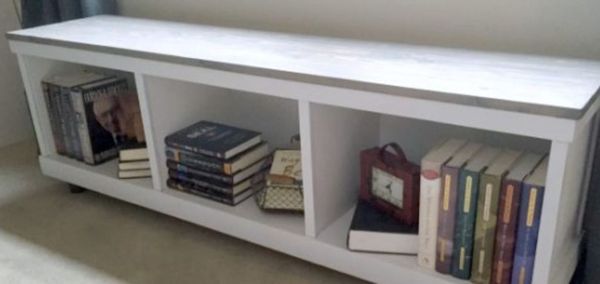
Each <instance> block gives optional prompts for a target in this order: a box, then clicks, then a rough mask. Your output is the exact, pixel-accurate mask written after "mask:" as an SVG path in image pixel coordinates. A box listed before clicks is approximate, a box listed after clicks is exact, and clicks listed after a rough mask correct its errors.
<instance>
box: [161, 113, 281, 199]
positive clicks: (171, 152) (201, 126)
mask: <svg viewBox="0 0 600 284" xmlns="http://www.w3.org/2000/svg"><path fill="white" fill-rule="evenodd" d="M165 144H166V145H167V147H166V156H167V167H168V168H169V180H168V181H167V185H168V186H169V187H170V188H173V189H176V190H180V191H184V192H187V193H191V194H194V195H198V196H201V197H205V198H208V199H211V200H214V201H218V202H221V203H225V204H228V205H237V204H239V203H240V202H242V201H244V200H246V199H247V198H248V197H250V196H252V195H253V194H254V190H253V186H260V184H262V183H264V177H265V175H266V174H267V172H266V171H267V170H268V168H269V163H268V161H269V160H270V159H268V156H269V146H268V143H267V142H265V141H263V140H262V137H261V134H260V133H258V132H256V131H251V130H247V129H241V128H237V127H233V126H229V125H224V124H220V123H215V122H210V121H200V122H198V123H196V124H193V125H191V126H189V127H186V128H185V129H182V130H180V131H177V132H176V133H173V134H171V135H169V136H167V137H166V138H165Z"/></svg>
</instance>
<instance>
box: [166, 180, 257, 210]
mask: <svg viewBox="0 0 600 284" xmlns="http://www.w3.org/2000/svg"><path fill="white" fill-rule="evenodd" d="M167 186H168V187H169V188H172V189H175V190H179V191H182V192H186V193H189V194H193V195H196V196H200V197H203V198H207V199H210V200H213V201H217V202H220V203H223V204H227V205H231V206H235V205H238V204H240V203H241V202H242V201H244V200H246V199H248V198H249V197H250V196H252V195H254V192H255V191H254V189H253V188H252V187H251V188H248V189H246V190H245V191H243V192H241V193H240V194H238V195H236V196H232V195H228V194H223V193H221V192H218V191H215V190H212V189H208V188H204V187H201V186H197V185H195V184H193V183H190V182H185V181H181V180H177V179H173V178H170V179H168V180H167Z"/></svg>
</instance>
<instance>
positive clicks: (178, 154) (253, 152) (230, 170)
mask: <svg viewBox="0 0 600 284" xmlns="http://www.w3.org/2000/svg"><path fill="white" fill-rule="evenodd" d="M166 155H167V159H169V160H172V161H175V162H178V163H180V164H182V165H184V166H188V167H191V168H196V169H199V170H202V171H206V172H212V173H218V174H225V175H234V174H235V173H237V172H239V171H241V170H243V169H245V168H247V167H248V166H250V165H252V164H254V163H256V162H258V161H259V160H262V159H263V158H265V157H266V156H267V155H269V145H268V144H267V143H266V142H263V143H260V144H259V145H256V146H254V147H253V148H251V149H247V150H246V151H245V152H243V153H241V154H239V155H237V156H235V157H233V158H230V159H227V160H222V159H219V158H214V157H209V156H205V155H200V154H196V153H193V152H190V151H186V150H181V149H177V148H172V147H167V149H166Z"/></svg>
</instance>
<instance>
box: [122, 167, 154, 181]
mask: <svg viewBox="0 0 600 284" xmlns="http://www.w3.org/2000/svg"><path fill="white" fill-rule="evenodd" d="M151 176H152V173H151V172H150V169H141V170H119V178H120V179H129V178H146V177H151Z"/></svg>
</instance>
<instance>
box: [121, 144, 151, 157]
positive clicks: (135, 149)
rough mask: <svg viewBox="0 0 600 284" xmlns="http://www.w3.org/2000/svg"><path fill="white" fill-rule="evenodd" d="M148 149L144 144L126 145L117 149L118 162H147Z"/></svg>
mask: <svg viewBox="0 0 600 284" xmlns="http://www.w3.org/2000/svg"><path fill="white" fill-rule="evenodd" d="M148 158H149V156H148V148H147V147H146V143H145V142H136V143H126V144H123V145H121V146H120V147H119V161H122V162H127V161H139V160H148Z"/></svg>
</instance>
